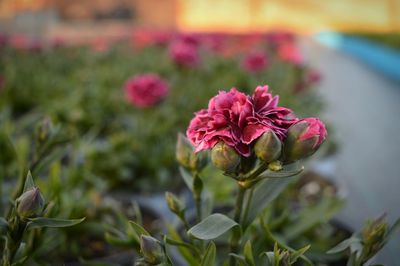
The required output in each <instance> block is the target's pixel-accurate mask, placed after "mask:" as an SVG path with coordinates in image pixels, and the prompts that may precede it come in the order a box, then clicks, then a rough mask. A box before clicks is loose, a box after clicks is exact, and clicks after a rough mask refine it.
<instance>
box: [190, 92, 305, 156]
mask: <svg viewBox="0 0 400 266" xmlns="http://www.w3.org/2000/svg"><path fill="white" fill-rule="evenodd" d="M278 100H279V97H278V96H272V94H271V93H269V92H268V86H258V87H257V88H256V89H255V92H254V94H253V95H252V96H248V95H246V94H244V93H241V92H239V91H237V90H236V89H235V88H232V89H231V90H230V91H229V92H225V91H221V92H219V94H218V95H216V96H214V97H213V98H211V100H210V102H209V104H208V108H207V109H202V110H200V111H199V112H197V113H196V114H195V117H194V118H193V119H192V120H191V122H190V124H189V127H188V129H187V132H186V134H187V137H188V139H189V140H190V141H191V142H192V143H193V145H194V146H195V147H196V152H199V151H201V150H206V149H211V148H212V147H213V146H214V145H215V144H217V143H218V142H219V141H223V142H225V143H226V144H227V145H229V146H231V147H233V148H235V149H236V151H237V152H238V153H240V154H241V155H243V156H246V157H248V156H250V155H251V152H252V151H251V144H252V143H253V141H254V140H256V139H257V138H258V137H260V136H261V135H262V134H263V133H264V132H266V131H268V130H273V131H274V132H275V134H276V135H277V136H278V137H279V138H280V139H281V140H284V139H285V138H286V133H287V130H288V129H289V127H290V126H291V125H293V124H295V123H297V122H298V121H299V119H298V118H296V117H295V116H294V114H293V112H292V111H291V110H290V109H288V108H285V107H279V106H278Z"/></svg>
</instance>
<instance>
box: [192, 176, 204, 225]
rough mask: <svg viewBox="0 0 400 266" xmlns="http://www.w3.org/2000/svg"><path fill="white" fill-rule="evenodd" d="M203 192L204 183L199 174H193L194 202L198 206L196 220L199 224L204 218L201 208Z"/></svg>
mask: <svg viewBox="0 0 400 266" xmlns="http://www.w3.org/2000/svg"><path fill="white" fill-rule="evenodd" d="M202 192H203V182H202V181H201V179H200V176H199V175H198V174H197V173H194V174H193V200H194V202H195V206H196V218H197V222H198V223H199V222H201V219H202V217H203V214H202V208H201V193H202Z"/></svg>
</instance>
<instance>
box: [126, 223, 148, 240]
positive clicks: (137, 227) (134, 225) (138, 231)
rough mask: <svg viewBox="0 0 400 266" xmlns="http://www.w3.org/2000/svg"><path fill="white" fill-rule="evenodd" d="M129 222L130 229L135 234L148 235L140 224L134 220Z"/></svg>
mask: <svg viewBox="0 0 400 266" xmlns="http://www.w3.org/2000/svg"><path fill="white" fill-rule="evenodd" d="M129 224H130V225H131V227H132V229H133V230H134V231H135V232H136V234H137V235H138V236H139V238H140V236H141V235H146V236H150V234H149V233H148V232H147V231H146V229H144V228H143V227H142V226H141V225H139V224H137V223H135V222H134V221H129Z"/></svg>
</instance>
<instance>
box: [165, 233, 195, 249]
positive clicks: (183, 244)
mask: <svg viewBox="0 0 400 266" xmlns="http://www.w3.org/2000/svg"><path fill="white" fill-rule="evenodd" d="M164 240H165V243H167V244H170V245H172V246H176V247H186V248H188V249H189V250H196V247H195V246H193V245H191V244H189V243H186V242H183V241H178V240H174V239H172V238H170V237H167V236H166V237H165V238H164Z"/></svg>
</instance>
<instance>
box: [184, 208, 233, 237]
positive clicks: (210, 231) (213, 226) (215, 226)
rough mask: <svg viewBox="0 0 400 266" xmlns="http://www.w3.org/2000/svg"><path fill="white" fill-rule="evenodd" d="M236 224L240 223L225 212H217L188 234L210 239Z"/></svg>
mask: <svg viewBox="0 0 400 266" xmlns="http://www.w3.org/2000/svg"><path fill="white" fill-rule="evenodd" d="M236 226H239V225H238V223H236V222H235V221H234V220H232V219H230V218H229V217H227V216H225V215H223V214H220V213H215V214H211V215H210V216H208V217H207V218H205V219H204V220H203V221H201V222H200V223H198V224H197V225H195V226H193V227H192V228H191V229H190V230H189V231H188V234H189V235H191V236H193V237H195V238H198V239H202V240H210V239H214V238H217V237H219V236H221V235H222V234H224V233H225V232H227V231H228V230H230V229H232V228H233V227H236Z"/></svg>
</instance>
